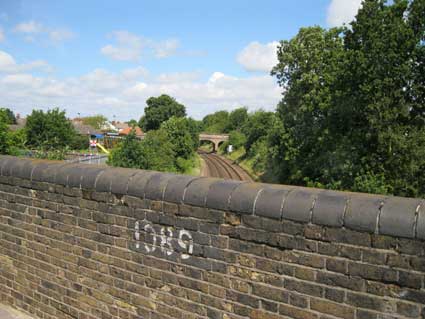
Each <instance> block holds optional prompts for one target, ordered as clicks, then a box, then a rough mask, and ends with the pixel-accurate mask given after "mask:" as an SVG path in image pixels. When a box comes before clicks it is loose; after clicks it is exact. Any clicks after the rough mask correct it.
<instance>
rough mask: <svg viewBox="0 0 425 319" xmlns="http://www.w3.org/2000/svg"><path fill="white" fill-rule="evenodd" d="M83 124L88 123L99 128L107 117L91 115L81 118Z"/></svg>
mask: <svg viewBox="0 0 425 319" xmlns="http://www.w3.org/2000/svg"><path fill="white" fill-rule="evenodd" d="M82 121H83V124H85V125H90V126H91V127H93V128H95V129H96V130H100V129H101V128H102V126H103V125H105V123H106V122H107V121H108V119H107V118H106V117H105V116H103V115H93V116H87V117H83V118H82Z"/></svg>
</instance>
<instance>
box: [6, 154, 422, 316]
mask: <svg viewBox="0 0 425 319" xmlns="http://www.w3.org/2000/svg"><path fill="white" fill-rule="evenodd" d="M0 218H1V224H0V285H1V289H0V300H1V301H2V302H7V303H10V304H12V305H14V306H15V307H18V308H21V309H24V310H26V311H28V312H30V313H34V314H39V315H40V316H42V317H43V318H49V319H53V318H67V319H68V318H112V319H115V318H117V319H118V318H168V319H170V318H199V319H200V318H224V317H228V318H235V319H240V318H254V319H255V318H256V319H260V318H272V319H275V318H288V317H289V318H314V319H317V318H324V317H326V318H328V317H329V316H331V317H332V318H348V319H358V318H384V317H385V318H387V317H391V316H392V317H393V318H405V317H407V318H417V319H419V318H423V316H424V314H425V312H424V305H425V286H424V285H425V282H424V280H425V204H424V202H423V200H421V199H413V198H400V197H392V196H377V195H366V194H359V193H348V192H336V191H328V190H321V189H312V188H302V187H294V186H283V185H270V184H258V183H243V182H236V181H226V180H221V179H212V178H199V177H192V176H184V175H175V174H166V173H159V172H152V171H141V170H133V169H122V168H109V167H107V166H93V165H84V164H69V163H62V162H50V161H40V160H38V161H37V160H24V159H18V158H15V157H7V156H6V157H0Z"/></svg>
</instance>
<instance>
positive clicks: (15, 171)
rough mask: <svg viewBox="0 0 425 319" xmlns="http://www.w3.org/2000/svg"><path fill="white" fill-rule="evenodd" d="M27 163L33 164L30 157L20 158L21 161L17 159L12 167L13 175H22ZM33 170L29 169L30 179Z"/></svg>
mask: <svg viewBox="0 0 425 319" xmlns="http://www.w3.org/2000/svg"><path fill="white" fill-rule="evenodd" d="M0 165H1V164H0ZM27 165H31V160H30V159H20V160H19V161H18V160H17V161H16V164H15V165H14V166H13V167H12V170H11V175H12V176H14V177H20V175H21V172H22V170H23V169H24V167H25V166H27ZM31 171H32V168H31V169H30V170H29V174H28V179H29V178H31ZM21 178H22V177H21Z"/></svg>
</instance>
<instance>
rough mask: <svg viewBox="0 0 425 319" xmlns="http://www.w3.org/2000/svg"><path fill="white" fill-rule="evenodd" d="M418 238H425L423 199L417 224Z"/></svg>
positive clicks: (424, 202)
mask: <svg viewBox="0 0 425 319" xmlns="http://www.w3.org/2000/svg"><path fill="white" fill-rule="evenodd" d="M416 238H419V239H425V201H422V203H421V207H420V209H419V212H418V220H417V224H416Z"/></svg>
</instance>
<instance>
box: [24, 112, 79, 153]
mask: <svg viewBox="0 0 425 319" xmlns="http://www.w3.org/2000/svg"><path fill="white" fill-rule="evenodd" d="M25 129H26V133H27V143H28V145H29V146H32V147H35V148H39V149H43V150H50V149H61V148H64V147H66V146H69V145H71V143H72V142H73V140H74V138H75V135H76V132H75V129H74V127H73V126H72V124H71V122H70V121H69V120H68V119H67V118H66V116H65V111H60V110H59V109H57V108H55V109H52V110H48V111H47V112H44V111H42V110H33V111H32V113H31V115H29V116H28V117H27V123H26V126H25Z"/></svg>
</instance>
